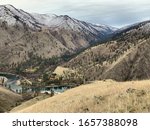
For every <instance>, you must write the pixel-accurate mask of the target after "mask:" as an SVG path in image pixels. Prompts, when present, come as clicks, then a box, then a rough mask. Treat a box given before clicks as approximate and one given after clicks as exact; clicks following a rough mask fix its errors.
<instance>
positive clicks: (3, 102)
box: [0, 86, 22, 112]
mask: <svg viewBox="0 0 150 130" xmlns="http://www.w3.org/2000/svg"><path fill="white" fill-rule="evenodd" d="M21 100H22V98H21V96H20V95H18V94H15V93H13V92H11V91H9V90H7V89H5V88H3V87H1V86H0V112H8V111H9V110H10V109H12V107H15V106H16V105H18V104H20V102H21Z"/></svg>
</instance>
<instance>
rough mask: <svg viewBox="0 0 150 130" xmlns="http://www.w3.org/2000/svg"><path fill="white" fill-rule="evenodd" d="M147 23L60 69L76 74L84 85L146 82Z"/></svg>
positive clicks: (149, 74) (148, 71) (148, 74)
mask: <svg viewBox="0 0 150 130" xmlns="http://www.w3.org/2000/svg"><path fill="white" fill-rule="evenodd" d="M149 23H150V22H148V23H143V24H138V26H133V27H132V28H127V29H125V30H123V31H122V32H121V33H119V32H118V34H116V36H114V38H113V39H112V41H109V42H107V43H104V44H100V45H98V46H95V47H92V48H90V49H87V50H86V51H84V52H82V53H81V54H79V55H77V56H76V57H75V58H73V59H71V60H70V61H69V62H68V63H65V64H64V66H65V67H69V68H72V69H74V70H76V71H78V72H80V73H81V74H82V75H84V78H85V81H86V80H87V81H89V80H90V81H91V80H92V81H93V80H102V79H114V80H117V81H129V80H143V79H149V77H150V67H149V66H150V60H149V59H150V38H149V34H150V26H149ZM91 75H92V76H91Z"/></svg>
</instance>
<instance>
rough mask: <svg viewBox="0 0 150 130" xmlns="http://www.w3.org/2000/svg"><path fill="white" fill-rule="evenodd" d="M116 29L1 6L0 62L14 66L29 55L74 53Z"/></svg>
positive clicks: (45, 55)
mask: <svg viewBox="0 0 150 130" xmlns="http://www.w3.org/2000/svg"><path fill="white" fill-rule="evenodd" d="M114 30H116V29H115V28H112V27H109V26H105V25H101V26H97V25H93V24H90V23H86V22H83V21H79V20H76V19H74V18H71V17H69V16H67V15H61V16H57V15H48V14H30V13H27V12H25V11H23V10H20V9H16V8H15V7H13V6H12V5H0V31H1V33H0V62H1V66H4V65H3V64H9V65H11V66H14V65H15V66H16V65H18V64H20V63H22V62H26V61H27V60H29V59H30V58H31V56H37V57H40V58H42V59H47V58H52V57H53V56H56V57H60V56H63V55H66V54H67V55H70V54H74V53H76V52H78V51H80V50H82V49H84V48H87V47H89V46H90V45H91V44H94V43H95V42H96V41H103V40H105V39H106V38H107V37H108V36H109V35H110V34H111V33H113V32H114Z"/></svg>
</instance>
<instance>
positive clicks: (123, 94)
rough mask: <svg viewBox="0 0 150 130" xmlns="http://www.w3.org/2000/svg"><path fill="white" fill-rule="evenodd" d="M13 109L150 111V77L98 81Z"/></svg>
mask: <svg viewBox="0 0 150 130" xmlns="http://www.w3.org/2000/svg"><path fill="white" fill-rule="evenodd" d="M14 110H16V111H13V112H29V113H30V112H36V113H41V112H44V113H45V112H47V113H48V112H150V80H145V81H131V82H115V81H113V80H106V81H95V82H93V83H90V84H87V85H82V86H79V87H77V88H74V89H71V90H68V91H66V92H64V93H62V94H59V95H56V96H54V97H51V98H48V99H45V100H43V101H40V102H38V103H36V104H34V105H29V106H28V107H27V106H25V108H22V109H20V107H19V108H18V109H17V108H16V109H14Z"/></svg>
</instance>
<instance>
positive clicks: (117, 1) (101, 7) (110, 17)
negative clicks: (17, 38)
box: [0, 0, 150, 27]
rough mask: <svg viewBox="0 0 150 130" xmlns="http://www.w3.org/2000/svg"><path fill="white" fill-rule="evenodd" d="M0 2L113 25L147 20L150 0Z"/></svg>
mask: <svg viewBox="0 0 150 130" xmlns="http://www.w3.org/2000/svg"><path fill="white" fill-rule="evenodd" d="M0 4H1V5H2V4H12V5H14V6H15V7H16V8H19V9H23V10H25V11H27V12H36V13H50V14H57V15H61V14H62V15H69V16H71V17H74V18H77V19H80V20H84V21H87V22H91V23H96V24H107V25H111V26H115V27H122V26H125V25H129V24H132V23H135V22H139V21H144V20H149V19H150V14H149V13H150V0H0Z"/></svg>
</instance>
